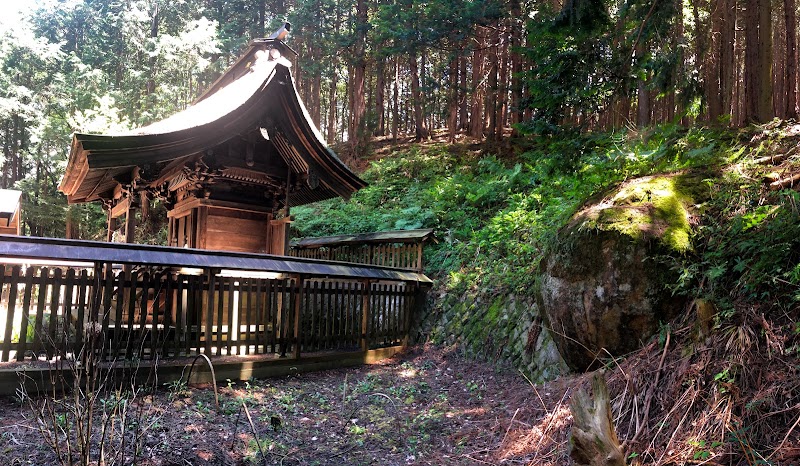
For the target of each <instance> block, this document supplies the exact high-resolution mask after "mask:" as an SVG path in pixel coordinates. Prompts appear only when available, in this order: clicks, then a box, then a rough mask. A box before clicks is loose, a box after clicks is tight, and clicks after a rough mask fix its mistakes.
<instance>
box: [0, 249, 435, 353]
mask: <svg viewBox="0 0 800 466" xmlns="http://www.w3.org/2000/svg"><path fill="white" fill-rule="evenodd" d="M7 238H8V237H6V238H0V292H1V293H0V306H1V307H0V331H2V332H3V333H2V335H0V337H1V338H2V341H0V361H9V360H24V359H26V358H32V357H36V358H48V359H50V358H54V357H75V358H77V357H79V356H80V355H81V354H82V352H85V351H89V350H91V351H93V352H95V354H99V355H100V356H101V357H102V358H103V359H105V360H116V359H153V358H155V357H157V356H158V357H160V358H168V357H180V356H190V355H195V354H200V353H203V354H206V355H209V356H225V355H250V354H264V355H274V356H291V357H295V358H300V357H301V354H302V353H311V352H320V351H337V350H339V351H348V350H362V351H365V350H368V349H373V348H379V347H384V346H393V345H400V344H403V343H405V342H406V339H407V337H408V329H409V326H410V320H411V315H412V312H413V309H414V307H415V306H416V305H417V304H418V303H419V299H420V296H421V295H420V290H421V289H423V288H424V287H425V286H426V284H427V283H428V282H429V281H428V280H427V278H425V277H424V276H422V275H418V274H410V273H407V272H399V271H392V270H390V269H385V268H376V267H363V266H362V267H353V266H347V265H344V264H335V263H329V262H319V261H308V260H302V259H293V258H277V257H274V256H248V255H244V254H235V253H218V252H216V253H212V252H207V251H196V250H182V249H177V248H157V247H144V246H132V245H116V248H117V249H116V250H113V251H112V252H113V253H114V254H111V253H110V252H109V251H110V250H108V249H107V246H103V247H102V248H100V247H98V246H95V245H92V244H88V243H85V242H68V241H63V240H60V243H59V244H62V243H64V244H66V243H69V244H72V245H75V244H77V247H78V248H79V252H77V253H75V252H73V253H72V256H74V255H78V256H80V257H79V259H80V260H82V261H85V260H86V259H87V258H90V257H94V260H92V261H91V262H83V263H73V264H69V263H66V262H65V259H66V257H64V256H67V255H70V252H69V251H61V252H58V251H57V252H58V253H56V252H53V248H52V247H49V246H52V245H53V241H55V240H40V241H43V243H42V245H43V247H42V248H39V249H40V250H34V249H36V248H35V246H36V243H35V242H31V239H30V238H26V239H20V240H18V241H23V240H24V241H29V242H28V243H26V244H25V245H24V246H26V247H25V248H23V249H25V253H26V254H28V255H29V256H33V257H32V258H27V259H23V258H21V257H20V258H16V259H13V258H11V259H9V258H7V257H6V258H5V260H3V249H4V248H5V251H6V252H8V251H10V250H13V245H10V244H8V243H7V242H8V241H9V240H8V239H7ZM99 244H103V243H99ZM48 247H49V249H48ZM119 249H122V253H123V254H122V257H125V254H124V253H126V252H128V253H129V254H128V256H129V260H128V259H126V260H119V257H120V254H119ZM19 255H22V254H21V253H19ZM110 255H114V257H110ZM54 256H59V257H54ZM115 257H116V259H115ZM159 258H161V260H160V261H161V262H162V263H160V264H159V263H158V261H159ZM43 259H49V260H50V261H51V262H50V263H48V264H47V265H42V264H41V262H40V261H41V260H43ZM14 262H17V263H14ZM37 262H39V263H38V264H37ZM181 262H182V263H181ZM226 264H227V265H228V266H231V265H235V266H236V268H230V269H228V268H225V267H226ZM265 264H266V265H267V266H265ZM257 265H258V266H257ZM421 287H422V288H421Z"/></svg>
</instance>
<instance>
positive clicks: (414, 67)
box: [408, 52, 428, 141]
mask: <svg viewBox="0 0 800 466" xmlns="http://www.w3.org/2000/svg"><path fill="white" fill-rule="evenodd" d="M408 65H409V68H410V71H411V101H412V105H413V106H414V136H415V138H416V139H417V141H421V140H423V139H424V138H427V137H428V130H427V128H425V116H424V115H423V114H422V95H421V93H420V88H419V65H418V64H417V54H416V52H411V53H410V54H409V57H408Z"/></svg>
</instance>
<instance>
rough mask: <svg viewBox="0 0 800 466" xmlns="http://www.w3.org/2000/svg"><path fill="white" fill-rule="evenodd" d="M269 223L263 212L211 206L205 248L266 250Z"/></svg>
mask: <svg viewBox="0 0 800 466" xmlns="http://www.w3.org/2000/svg"><path fill="white" fill-rule="evenodd" d="M267 225H268V223H267V215H266V214H263V213H259V212H246V211H237V210H232V209H214V208H210V209H209V211H208V218H207V220H206V229H205V240H206V241H205V242H206V244H205V248H204V249H217V250H225V251H237V252H255V253H263V252H266V244H267Z"/></svg>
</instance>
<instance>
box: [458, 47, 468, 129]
mask: <svg viewBox="0 0 800 466" xmlns="http://www.w3.org/2000/svg"><path fill="white" fill-rule="evenodd" d="M458 57H459V60H458V62H459V69H458V79H459V86H458V120H459V128H460V129H462V130H464V131H467V130H469V110H468V107H467V56H466V55H465V54H464V46H463V45H462V46H461V47H459V49H458Z"/></svg>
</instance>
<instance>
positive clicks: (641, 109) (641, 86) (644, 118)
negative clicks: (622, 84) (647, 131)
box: [636, 40, 650, 128]
mask: <svg viewBox="0 0 800 466" xmlns="http://www.w3.org/2000/svg"><path fill="white" fill-rule="evenodd" d="M644 54H645V45H644V43H643V40H642V41H640V42H639V44H637V45H636V57H637V61H639V60H641V59H642V58H643V57H644ZM649 124H650V92H648V91H647V81H645V80H644V79H639V80H637V81H636V125H637V126H639V127H640V128H641V127H644V126H647V125H649Z"/></svg>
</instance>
